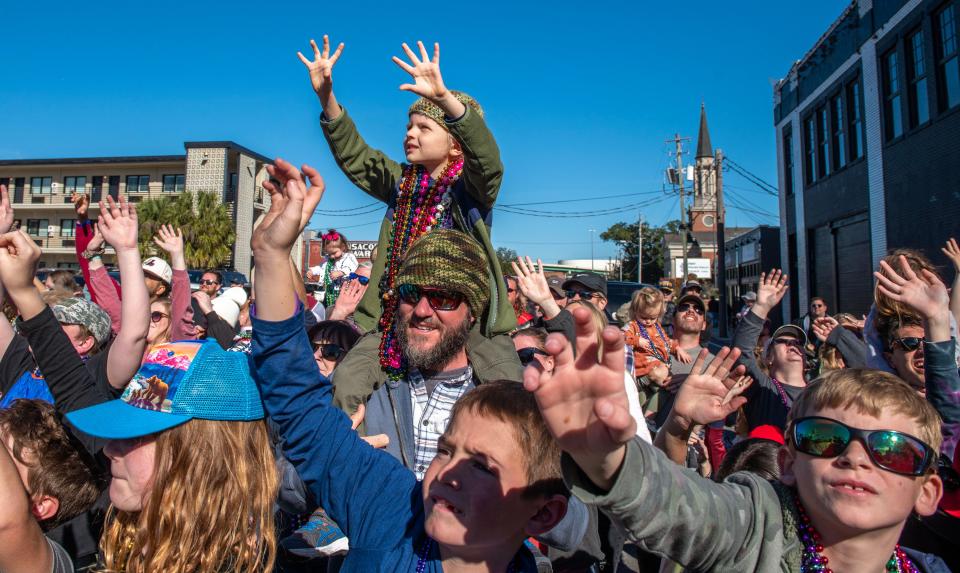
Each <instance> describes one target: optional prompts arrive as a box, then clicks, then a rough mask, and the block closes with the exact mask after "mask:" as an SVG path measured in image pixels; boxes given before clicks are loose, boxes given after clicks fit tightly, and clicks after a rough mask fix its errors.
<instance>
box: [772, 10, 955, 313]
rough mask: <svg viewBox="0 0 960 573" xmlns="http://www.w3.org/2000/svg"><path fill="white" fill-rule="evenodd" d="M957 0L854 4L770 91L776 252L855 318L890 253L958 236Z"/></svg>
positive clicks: (808, 290) (797, 288)
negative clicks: (776, 178) (773, 127)
mask: <svg viewBox="0 0 960 573" xmlns="http://www.w3.org/2000/svg"><path fill="white" fill-rule="evenodd" d="M958 17H960V6H958V1H957V0H946V1H945V0H910V1H905V0H855V1H854V2H852V3H851V4H850V5H849V6H847V8H846V9H845V10H844V11H843V13H842V14H841V15H840V17H839V18H837V20H836V21H835V22H834V23H833V24H832V25H831V26H830V27H829V28H828V29H827V30H826V32H824V34H823V35H822V36H821V37H820V39H819V40H818V41H817V42H816V43H815V44H814V45H813V47H812V48H810V50H809V51H808V52H807V53H806V54H805V55H804V56H803V57H802V58H801V59H800V60H798V61H797V62H796V63H795V64H794V65H793V66H792V67H791V69H790V72H789V73H788V75H787V77H786V78H784V79H783V80H781V81H779V82H778V83H777V84H776V86H775V88H774V123H775V125H776V140H777V163H778V172H779V174H778V176H779V183H780V185H779V187H780V220H781V231H780V233H781V257H782V259H783V260H785V261H789V263H788V269H787V270H788V272H789V274H790V275H791V277H792V278H791V283H792V284H793V288H791V290H790V304H786V305H784V312H785V315H786V318H791V317H792V318H796V317H797V316H799V315H800V314H802V310H801V309H805V308H806V307H807V305H808V302H809V299H810V298H811V297H813V296H821V297H823V298H824V299H825V300H826V302H827V305H828V306H829V307H830V308H831V309H836V310H838V311H845V312H852V313H854V314H860V313H863V312H866V311H867V309H868V308H869V306H870V303H871V301H872V292H873V290H872V286H873V285H872V281H873V278H872V276H871V271H872V270H873V269H874V268H875V267H876V265H877V263H878V261H879V259H880V258H881V257H882V256H883V255H884V254H885V253H886V252H887V251H888V250H889V249H892V248H895V247H912V248H917V249H922V250H923V251H924V252H925V253H926V254H927V255H928V256H930V257H931V258H932V259H933V260H934V262H936V263H945V262H946V260H945V259H944V258H943V257H942V255H941V253H940V247H941V246H942V245H943V243H944V241H945V240H946V238H947V237H949V236H951V235H954V236H956V235H957V234H958V231H960V224H958V223H957V221H960V65H958V44H957V35H958Z"/></svg>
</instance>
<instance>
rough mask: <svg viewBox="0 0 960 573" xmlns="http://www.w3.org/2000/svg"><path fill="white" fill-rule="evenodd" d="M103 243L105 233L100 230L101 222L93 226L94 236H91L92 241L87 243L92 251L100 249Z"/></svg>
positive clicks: (88, 248)
mask: <svg viewBox="0 0 960 573" xmlns="http://www.w3.org/2000/svg"><path fill="white" fill-rule="evenodd" d="M103 243H104V240H103V233H101V232H100V223H97V224H96V225H94V227H93V236H92V237H90V242H89V243H87V250H88V251H90V252H95V251H98V250H100V248H101V247H102V246H103Z"/></svg>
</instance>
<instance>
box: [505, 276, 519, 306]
mask: <svg viewBox="0 0 960 573" xmlns="http://www.w3.org/2000/svg"><path fill="white" fill-rule="evenodd" d="M519 294H520V291H519V289H518V287H517V279H515V278H513V277H507V299H508V300H509V301H510V304H511V305H513V304H515V303H516V302H517V296H519Z"/></svg>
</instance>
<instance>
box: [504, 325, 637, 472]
mask: <svg viewBox="0 0 960 573" xmlns="http://www.w3.org/2000/svg"><path fill="white" fill-rule="evenodd" d="M573 317H574V322H575V324H576V327H575V331H576V345H577V355H576V357H574V355H573V348H572V346H571V345H570V342H569V341H568V340H567V338H566V337H565V336H564V335H562V334H557V333H555V334H551V335H550V337H549V338H548V339H547V344H546V350H547V352H549V353H550V354H552V355H553V356H554V357H555V359H556V363H555V364H556V365H555V367H554V369H553V371H552V372H546V371H544V370H543V369H542V368H537V367H536V366H533V367H527V369H526V370H525V371H524V376H523V384H524V387H525V388H526V389H527V390H529V391H531V392H533V393H534V396H535V397H536V400H537V405H538V406H539V407H540V412H541V414H542V415H543V419H544V421H545V422H546V423H547V427H548V428H549V429H550V432H551V434H553V436H554V437H555V438H556V440H557V443H558V444H559V445H560V447H561V448H562V449H563V450H564V451H566V452H567V453H569V454H570V456H572V457H573V459H574V460H575V461H576V462H577V465H579V466H580V469H582V470H583V471H584V472H585V473H586V475H587V476H588V477H589V478H590V479H591V480H592V481H593V482H594V483H595V484H596V485H597V486H599V487H601V488H609V486H610V484H611V480H612V479H613V476H614V475H615V474H616V472H617V470H618V469H619V467H620V465H621V464H622V462H623V456H624V452H625V446H624V444H626V443H627V442H628V441H630V440H631V439H632V438H633V437H634V436H635V435H636V429H637V422H636V420H634V419H633V417H632V416H631V415H630V409H629V403H628V399H627V391H626V387H625V386H624V383H623V335H622V334H621V332H620V331H619V330H617V329H616V328H614V327H607V328H606V329H604V331H603V335H602V336H603V354H602V356H601V359H600V360H599V361H598V359H597V357H598V348H597V344H598V342H597V333H596V326H595V325H594V322H593V320H592V315H591V314H590V311H588V310H587V309H585V308H577V309H574V311H573Z"/></svg>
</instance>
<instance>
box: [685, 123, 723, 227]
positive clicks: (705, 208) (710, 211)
mask: <svg viewBox="0 0 960 573" xmlns="http://www.w3.org/2000/svg"><path fill="white" fill-rule="evenodd" d="M717 180H718V178H717V165H716V157H715V156H714V152H713V146H712V145H711V143H710V130H709V129H707V109H706V106H705V105H704V104H700V132H699V134H698V135H697V156H696V161H695V163H694V167H693V205H692V206H691V207H690V219H689V220H690V228H691V230H692V231H693V232H695V233H705V232H716V230H717Z"/></svg>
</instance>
